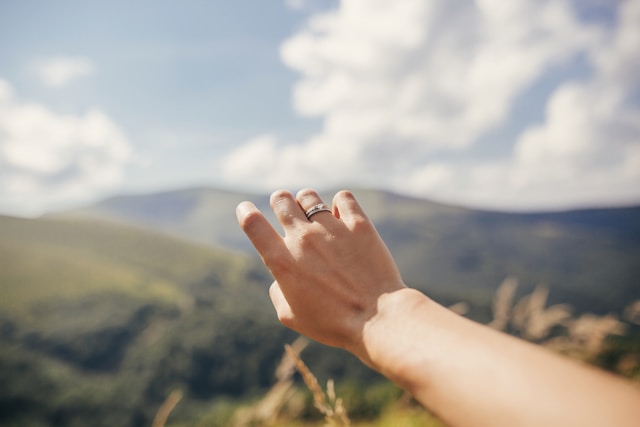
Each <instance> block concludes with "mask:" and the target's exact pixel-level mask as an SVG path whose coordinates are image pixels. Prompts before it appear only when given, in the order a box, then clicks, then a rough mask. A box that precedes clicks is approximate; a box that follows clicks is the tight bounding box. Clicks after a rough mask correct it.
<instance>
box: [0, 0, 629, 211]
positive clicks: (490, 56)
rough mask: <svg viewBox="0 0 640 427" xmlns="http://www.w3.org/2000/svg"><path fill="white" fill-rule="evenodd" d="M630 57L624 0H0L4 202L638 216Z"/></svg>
mask: <svg viewBox="0 0 640 427" xmlns="http://www.w3.org/2000/svg"><path fill="white" fill-rule="evenodd" d="M443 22H446V23H447V24H446V25H443V24H442V23H443ZM638 51H640V2H635V1H629V0H619V1H612V2H609V1H603V0H586V1H585V0H561V1H545V2H539V1H535V0H522V1H519V2H517V3H509V4H501V3H500V2H497V3H492V2H490V1H487V2H471V1H463V2H459V3H455V4H453V3H451V2H448V1H447V0H434V1H430V2H425V1H423V0H402V1H398V2H393V3H390V4H382V3H381V4H378V3H373V2H366V1H360V0H342V1H338V0H282V1H276V2H260V3H255V2H249V1H247V0H240V1H237V2H231V3H230V2H221V1H214V2H207V3H201V2H190V1H189V2H186V3H181V4H173V3H171V2H151V1H150V0H143V1H142V2H138V3H136V4H130V3H128V2H124V1H121V0H116V1H114V2H109V3H106V4H86V3H84V2H81V1H79V0H65V1H63V2H56V3H55V4H51V3H49V2H45V1H44V0H33V1H31V2H18V3H8V2H4V3H0V212H2V213H6V214H9V215H16V216H22V217H34V216H38V215H41V214H44V213H46V212H50V211H59V210H65V209H70V208H72V207H74V206H83V205H86V204H88V203H90V202H92V201H98V200H102V199H104V198H106V197H108V196H110V195H117V194H121V193H150V192H160V191H165V190H166V189H170V188H174V189H179V188H186V187H193V186H207V187H217V188H228V189H231V190H232V191H238V192H250V193H258V194H265V193H266V194H269V193H270V192H271V191H272V190H275V189H277V188H289V189H293V190H295V189H298V188H304V187H313V188H317V189H319V190H323V189H329V188H374V189H380V190H384V191H391V192H394V193H397V194H402V195H407V196H410V197H416V198H418V199H424V200H434V201H437V202H439V203H444V204H449V205H455V206H464V207H467V208H473V209H482V210H491V211H500V212H544V211H564V210H577V209H585V207H610V206H633V205H637V204H640V57H639V56H638V55H637V53H636V52H638Z"/></svg>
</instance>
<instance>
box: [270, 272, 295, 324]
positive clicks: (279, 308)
mask: <svg viewBox="0 0 640 427" xmlns="http://www.w3.org/2000/svg"><path fill="white" fill-rule="evenodd" d="M269 297H270V298H271V304H273V307H274V308H275V309H276V313H277V314H278V320H280V322H281V323H282V324H283V325H285V326H288V327H291V325H292V324H293V312H292V310H291V306H290V305H289V302H287V299H286V298H285V297H284V294H283V293H282V289H280V285H279V284H278V282H277V281H274V282H273V283H272V284H271V286H270V287H269Z"/></svg>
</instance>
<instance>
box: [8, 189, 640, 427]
mask: <svg viewBox="0 0 640 427" xmlns="http://www.w3.org/2000/svg"><path fill="white" fill-rule="evenodd" d="M356 195H357V197H358V198H359V200H360V201H361V203H362V204H363V206H364V208H365V209H366V211H367V212H368V214H369V215H370V217H371V218H372V219H373V221H374V222H375V223H376V225H377V227H378V229H379V231H380V233H381V234H382V236H383V238H384V239H385V241H386V242H387V243H388V245H389V247H390V249H391V251H392V253H393V254H394V256H395V258H396V260H397V261H398V264H399V265H400V268H401V270H402V272H403V275H404V277H405V280H406V281H407V282H408V283H409V284H410V285H412V286H415V287H418V288H419V289H422V290H424V291H425V292H427V293H428V294H430V295H432V296H434V297H435V298H436V299H439V300H441V301H443V302H445V303H454V302H457V301H467V302H469V303H471V305H472V308H473V310H472V312H471V314H470V315H471V316H473V317H476V318H478V319H480V320H486V318H487V316H488V315H489V311H488V304H489V302H490V300H491V298H492V296H493V293H494V291H495V289H496V287H497V285H498V284H499V283H500V282H501V281H502V280H503V279H504V278H505V277H506V276H515V277H517V278H518V279H519V281H520V283H521V288H520V290H519V291H520V293H521V294H522V293H525V292H529V291H530V290H531V288H532V287H533V286H534V285H536V284H538V283H540V282H545V283H547V284H548V285H550V287H551V295H550V299H551V301H550V303H554V302H563V303H570V304H572V305H574V306H575V307H576V308H577V309H578V311H591V312H601V313H606V312H615V313H620V312H621V310H622V308H623V307H624V306H626V305H627V304H628V302H630V301H633V300H638V299H640V287H638V286H637V284H638V282H639V280H640V263H639V262H638V260H640V208H637V207H635V208H634V207H630V208H616V209H597V210H579V211H571V212H557V213H536V214H513V213H497V212H484V211H477V210H471V209H464V208H460V207H453V206H446V205H442V204H437V203H433V202H429V201H425V200H420V199H413V198H407V197H403V196H399V195H396V194H392V193H387V192H380V191H373V190H358V191H356ZM245 199H249V200H253V201H254V202H255V203H256V204H257V205H258V206H259V207H260V208H261V209H262V210H263V211H264V212H265V213H268V212H269V211H270V210H269V208H268V200H267V197H266V196H252V195H246V194H245V195H243V194H235V193H230V192H222V191H219V190H214V189H206V188H205V189H191V190H184V191H173V192H165V193H158V194H151V195H132V196H123V197H117V198H112V199H109V200H106V201H104V202H101V203H98V204H96V205H93V206H90V207H86V208H83V209H78V210H74V211H70V212H63V213H57V214H55V215H48V216H45V217H43V218H39V219H22V218H13V217H6V216H0V426H16V425H21V426H45V425H56V426H77V425H96V426H103V425H104V426H113V425H118V426H139V425H150V424H151V419H152V417H153V415H154V413H155V411H156V410H157V408H158V407H159V405H160V404H161V403H162V401H163V400H164V399H165V398H166V396H167V395H168V394H169V393H170V392H171V391H172V390H175V389H180V390H182V391H183V392H184V395H185V398H184V399H183V401H182V402H181V403H180V405H179V406H178V407H177V408H176V410H175V412H174V413H173V414H172V419H173V420H176V421H184V422H185V423H188V422H189V420H191V421H193V420H198V419H201V418H202V416H203V414H205V413H209V414H210V415H211V414H212V415H211V416H212V417H213V418H209V421H210V425H225V421H224V420H225V418H224V416H225V414H228V413H229V407H230V405H234V404H235V403H234V402H236V401H238V400H245V399H247V398H251V397H252V396H256V395H258V394H260V393H262V392H263V391H264V390H265V389H266V388H267V387H269V386H270V385H271V384H272V382H273V379H274V378H273V372H274V369H275V366H276V365H277V363H278V361H279V358H280V357H281V354H282V348H283V344H284V343H286V342H289V341H292V340H293V339H294V337H295V334H293V333H292V332H290V331H287V330H286V329H285V328H283V327H282V326H281V325H279V324H278V322H277V320H276V317H275V315H274V313H273V309H272V308H271V305H270V303H269V299H268V292H267V288H268V285H269V283H270V282H271V278H270V277H269V275H268V273H267V272H266V270H265V269H264V267H263V266H262V265H261V263H260V262H259V260H258V258H257V257H256V256H255V252H254V251H253V249H252V248H251V246H250V244H249V242H248V240H247V239H246V237H245V236H244V235H243V234H242V232H241V231H240V229H239V228H238V226H237V224H236V221H235V215H234V210H235V206H236V205H237V203H238V202H240V201H241V200H245ZM326 199H327V200H330V196H328V197H327V198H326ZM304 358H305V360H306V361H307V363H308V364H309V365H310V366H311V367H312V370H313V371H314V373H316V374H317V375H318V376H319V378H320V379H321V381H322V380H323V379H326V378H329V377H331V378H335V379H336V380H338V381H340V382H344V381H354V382H356V383H360V384H362V383H368V382H371V381H377V380H378V379H379V377H378V376H377V375H375V374H374V373H372V372H371V371H369V370H368V369H367V368H365V367H363V366H362V365H361V364H360V363H359V362H358V361H357V360H355V359H354V358H353V357H351V356H348V355H346V354H345V353H344V352H341V351H337V350H333V349H328V348H325V347H322V346H319V345H313V346H312V347H311V348H310V349H308V350H307V351H306V352H305V354H304ZM188 425H191V424H188Z"/></svg>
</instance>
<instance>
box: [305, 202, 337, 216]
mask: <svg viewBox="0 0 640 427" xmlns="http://www.w3.org/2000/svg"><path fill="white" fill-rule="evenodd" d="M324 211H327V212H331V209H329V207H328V206H327V205H325V204H324V203H320V204H317V205H315V206H313V207H311V209H309V210H308V211H306V212H305V213H304V214H305V215H306V217H307V219H311V217H312V216H313V215H315V214H317V213H318V212H324Z"/></svg>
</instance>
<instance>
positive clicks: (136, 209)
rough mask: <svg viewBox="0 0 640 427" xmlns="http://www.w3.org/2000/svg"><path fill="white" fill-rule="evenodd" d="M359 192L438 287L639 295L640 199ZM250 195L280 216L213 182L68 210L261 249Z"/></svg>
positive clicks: (463, 291) (601, 300)
mask: <svg viewBox="0 0 640 427" xmlns="http://www.w3.org/2000/svg"><path fill="white" fill-rule="evenodd" d="M355 194H356V196H357V197H358V199H359V200H360V202H361V204H362V205H363V207H364V208H365V210H366V211H367V213H368V215H369V216H370V217H371V219H372V220H373V221H374V223H375V224H376V226H377V228H378V230H379V231H380V234H381V235H382V237H383V238H384V240H385V241H386V242H387V244H388V246H389V248H390V250H391V252H392V253H393V255H394V257H395V258H396V261H397V262H398V265H399V266H400V269H401V271H402V273H403V276H404V278H405V280H406V281H407V282H408V283H409V284H411V285H412V286H415V287H417V288H419V289H421V290H424V291H426V292H429V293H431V294H437V295H443V296H444V297H449V298H458V299H464V300H467V301H469V300H472V301H477V302H479V303H486V302H487V300H488V298H489V296H490V295H491V294H492V293H493V291H494V290H495V288H496V287H497V285H498V284H499V283H501V281H502V280H503V279H504V278H505V277H506V276H515V277H517V278H518V279H519V280H520V282H521V283H522V287H521V292H523V293H524V292H527V291H529V290H530V289H531V288H532V287H533V286H535V285H537V284H539V283H545V284H547V285H549V286H550V287H551V288H552V290H553V292H552V294H551V298H552V299H556V300H558V301H563V302H567V301H569V302H571V303H573V304H574V305H576V306H577V307H578V308H579V309H584V310H589V311H595V312H607V311H619V310H620V309H621V308H622V307H623V306H624V305H625V304H626V303H628V301H630V300H632V299H638V298H639V297H640V287H638V286H637V283H638V281H639V280H640V262H638V260H639V259H640V207H624V208H611V209H585V210H574V211H566V212H548V213H526V214H525V213H504V212H490V211H480V210H473V209H465V208H462V207H456V206H447V205H443V204H439V203H434V202H431V201H428V200H423V199H416V198H410V197H405V196H400V195H397V194H393V193H389V192H382V191H376V190H356V191H355ZM324 198H325V200H327V201H330V200H331V194H327V195H325V197H324ZM247 199H248V200H252V201H253V202H254V203H256V205H257V206H258V207H259V208H260V209H261V210H262V211H263V212H265V214H268V215H270V216H269V218H270V219H271V220H272V221H273V216H272V215H271V210H270V209H269V207H268V197H267V196H266V195H261V196H256V195H248V194H237V193H232V192H225V191H221V190H217V189H212V188H194V189H188V190H178V191H169V192H162V193H156V194H146V195H129V196H120V197H114V198H111V199H108V200H105V201H103V202H100V203H98V204H95V205H93V206H89V207H86V208H83V209H78V210H75V211H71V212H66V213H63V214H60V215H62V216H63V217H67V218H74V217H76V218H82V217H85V218H86V217H88V218H103V219H108V220H111V221H123V222H127V223H133V224H137V225H140V226H144V227H149V228H152V229H156V230H162V231H164V232H167V233H170V234H173V235H176V236H181V237H183V238H186V239H189V240H192V241H195V242H199V243H204V244H207V245H213V246H218V247H225V248H228V249H232V250H236V251H244V252H248V253H253V249H252V248H251V246H250V244H249V242H248V240H247V239H246V238H245V237H244V236H243V235H242V233H240V232H239V231H238V226H237V224H236V222H235V215H234V214H233V212H234V209H235V206H236V205H237V204H238V203H239V202H240V201H242V200H247Z"/></svg>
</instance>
